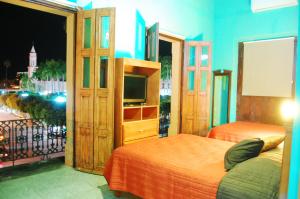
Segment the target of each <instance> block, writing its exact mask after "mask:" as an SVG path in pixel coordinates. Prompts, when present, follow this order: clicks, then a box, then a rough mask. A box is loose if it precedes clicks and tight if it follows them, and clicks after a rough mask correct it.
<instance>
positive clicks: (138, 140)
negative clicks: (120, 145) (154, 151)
mask: <svg viewBox="0 0 300 199" xmlns="http://www.w3.org/2000/svg"><path fill="white" fill-rule="evenodd" d="M155 139H159V138H158V135H155V136H151V137H145V138H140V139H137V140H130V141H125V142H124V145H126V144H132V143H135V142H140V141H144V140H155Z"/></svg>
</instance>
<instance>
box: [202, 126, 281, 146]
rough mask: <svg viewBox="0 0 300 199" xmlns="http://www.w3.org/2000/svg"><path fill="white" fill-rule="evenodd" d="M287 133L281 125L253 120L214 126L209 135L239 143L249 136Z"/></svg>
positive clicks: (257, 136) (258, 136) (260, 136)
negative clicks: (254, 121)
mask: <svg viewBox="0 0 300 199" xmlns="http://www.w3.org/2000/svg"><path fill="white" fill-rule="evenodd" d="M285 133H286V131H285V129H284V128H283V127H281V126H276V125H270V124H261V123H253V122H233V123H230V124H224V125H221V126H217V127H214V128H213V129H212V130H211V131H210V132H209V134H208V135H207V136H208V137H209V138H214V139H219V140H225V141H229V142H236V143H237V142H240V141H241V140H244V139H248V138H263V137H268V136H274V135H285Z"/></svg>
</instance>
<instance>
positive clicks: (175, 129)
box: [159, 33, 183, 137]
mask: <svg viewBox="0 0 300 199" xmlns="http://www.w3.org/2000/svg"><path fill="white" fill-rule="evenodd" d="M182 53H183V39H181V38H177V37H174V36H170V35H168V34H163V33H160V34H159V61H160V62H161V71H162V72H161V91H160V98H161V99H160V101H161V104H160V132H159V133H160V136H161V137H165V136H172V135H176V134H179V133H180V105H181V101H180V96H181V68H182V63H183V62H182Z"/></svg>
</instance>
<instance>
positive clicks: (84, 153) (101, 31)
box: [75, 8, 115, 174]
mask: <svg viewBox="0 0 300 199" xmlns="http://www.w3.org/2000/svg"><path fill="white" fill-rule="evenodd" d="M114 17H115V10H114V9H113V8H110V9H96V10H89V11H80V12H78V18H77V22H78V26H77V42H76V90H75V91H76V92H75V93H76V96H75V102H76V104H75V135H76V137H75V151H76V157H75V158H76V159H75V166H76V168H77V169H78V170H81V171H86V172H92V173H99V174H102V172H103V168H104V164H105V162H106V160H107V159H108V158H109V156H110V154H111V151H112V149H113V132H114V114H113V111H114V93H113V92H114V20H115V19H114ZM98 24H100V25H98Z"/></svg>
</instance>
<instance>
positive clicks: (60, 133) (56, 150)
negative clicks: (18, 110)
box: [0, 118, 66, 167]
mask: <svg viewBox="0 0 300 199" xmlns="http://www.w3.org/2000/svg"><path fill="white" fill-rule="evenodd" d="M63 121H64V120H60V119H59V118H56V119H53V120H51V124H47V123H46V122H44V120H43V119H20V120H8V121H0V166H2V167H3V166H11V165H12V166H13V165H15V164H22V163H29V162H33V161H39V160H44V159H47V158H49V157H51V156H55V155H58V154H60V156H61V155H64V153H63V152H64V150H65V143H66V126H65V124H63Z"/></svg>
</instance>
